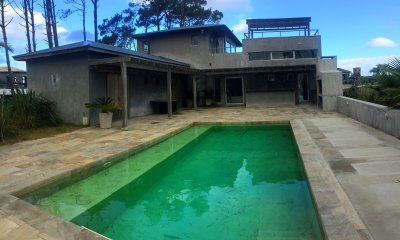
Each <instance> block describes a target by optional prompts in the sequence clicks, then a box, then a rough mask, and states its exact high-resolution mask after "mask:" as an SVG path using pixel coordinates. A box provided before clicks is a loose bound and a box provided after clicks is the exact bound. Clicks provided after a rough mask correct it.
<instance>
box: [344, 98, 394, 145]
mask: <svg viewBox="0 0 400 240" xmlns="http://www.w3.org/2000/svg"><path fill="white" fill-rule="evenodd" d="M337 104H338V112H340V113H343V114H345V115H346V116H349V117H351V118H354V119H356V120H357V121H360V122H362V123H365V124H368V125H370V126H372V127H374V128H377V129H379V130H381V131H384V132H386V133H388V134H390V135H392V136H395V137H397V138H400V110H395V109H390V108H388V107H386V106H382V105H378V104H374V103H369V102H365V101H361V100H357V99H353V98H348V97H343V96H341V97H338V101H337Z"/></svg>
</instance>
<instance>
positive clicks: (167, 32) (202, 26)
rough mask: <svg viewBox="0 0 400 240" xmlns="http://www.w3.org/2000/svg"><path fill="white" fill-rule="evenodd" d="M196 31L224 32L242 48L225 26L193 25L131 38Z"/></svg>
mask: <svg viewBox="0 0 400 240" xmlns="http://www.w3.org/2000/svg"><path fill="white" fill-rule="evenodd" d="M198 29H215V30H217V31H221V32H224V33H225V34H226V35H228V36H229V38H230V39H231V40H232V41H234V43H235V44H236V46H238V47H241V46H242V43H241V42H240V40H239V39H238V38H237V37H236V35H235V34H233V32H232V31H231V30H230V29H229V28H228V27H227V26H226V25H225V24H208V25H195V26H188V27H180V28H171V29H165V30H161V31H155V32H147V33H139V34H135V35H133V38H136V39H140V38H148V37H156V36H164V35H169V34H175V33H179V32H190V31H193V30H198Z"/></svg>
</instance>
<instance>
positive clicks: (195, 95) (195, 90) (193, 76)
mask: <svg viewBox="0 0 400 240" xmlns="http://www.w3.org/2000/svg"><path fill="white" fill-rule="evenodd" d="M192 83H193V84H192V85H193V109H194V110H197V80H196V74H194V75H192Z"/></svg>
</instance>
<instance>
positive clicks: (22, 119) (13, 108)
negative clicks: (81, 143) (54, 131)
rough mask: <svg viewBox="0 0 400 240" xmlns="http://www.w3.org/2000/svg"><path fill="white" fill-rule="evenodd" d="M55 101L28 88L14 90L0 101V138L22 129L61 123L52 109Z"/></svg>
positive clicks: (5, 137) (3, 138) (18, 132)
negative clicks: (10, 95)
mask: <svg viewBox="0 0 400 240" xmlns="http://www.w3.org/2000/svg"><path fill="white" fill-rule="evenodd" d="M54 106H55V103H54V102H52V101H50V100H48V99H46V98H45V97H43V96H41V95H40V94H36V93H35V92H34V91H32V90H29V91H28V92H27V93H24V92H22V91H21V90H16V93H15V94H14V96H13V97H12V98H11V99H9V100H7V101H5V100H4V98H3V99H1V102H0V140H1V142H4V141H5V140H6V139H10V138H13V137H16V136H18V135H19V134H20V133H21V132H22V131H23V130H26V129H34V128H41V127H48V126H57V125H60V124H61V123H62V121H61V119H60V118H59V116H58V115H57V113H56V112H55V111H54Z"/></svg>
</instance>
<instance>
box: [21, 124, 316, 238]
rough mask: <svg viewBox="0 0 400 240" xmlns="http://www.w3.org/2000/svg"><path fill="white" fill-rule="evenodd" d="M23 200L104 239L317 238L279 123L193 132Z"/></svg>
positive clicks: (286, 131) (289, 142)
mask: <svg viewBox="0 0 400 240" xmlns="http://www.w3.org/2000/svg"><path fill="white" fill-rule="evenodd" d="M26 200H28V201H30V202H32V203H34V204H36V205H38V206H39V207H41V208H43V209H45V210H47V211H50V212H52V213H53V214H56V215H58V216H60V217H63V218H65V219H66V220H69V221H72V222H73V223H75V224H77V225H81V226H85V227H87V228H90V229H92V230H94V231H96V232H98V233H100V234H103V235H105V236H107V237H109V238H112V239H233V240H235V239H240V240H243V239H255V240H260V239H268V240H269V239H307V240H309V239H323V237H322V235H321V230H320V226H319V223H318V220H317V215H316V212H315V209H314V206H313V203H312V200H311V195H310V192H309V189H308V184H307V180H306V177H305V174H304V170H303V168H302V164H301V159H300V158H299V154H298V151H297V148H296V144H295V142H294V138H293V136H292V132H291V129H290V126H289V125H286V124H273V125H253V126H195V127H191V128H189V129H188V130H185V131H184V132H182V133H179V134H177V135H175V136H173V137H170V138H169V139H167V140H166V141H163V142H161V143H159V144H156V145H155V146H153V147H151V148H149V149H146V150H144V151H142V152H140V153H138V154H135V155H133V156H131V157H129V158H127V159H126V160H124V161H122V162H120V163H118V164H115V165H112V166H110V167H108V168H107V169H105V170H103V171H101V172H99V173H97V174H95V175H92V176H90V177H88V178H86V179H84V180H82V181H79V182H77V183H75V184H73V185H71V186H68V187H66V188H64V189H62V190H60V191H57V192H55V193H53V194H51V195H49V196H47V197H43V198H38V196H37V195H35V193H33V194H31V195H29V196H27V197H26Z"/></svg>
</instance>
